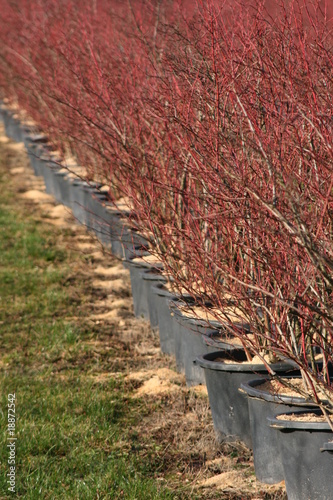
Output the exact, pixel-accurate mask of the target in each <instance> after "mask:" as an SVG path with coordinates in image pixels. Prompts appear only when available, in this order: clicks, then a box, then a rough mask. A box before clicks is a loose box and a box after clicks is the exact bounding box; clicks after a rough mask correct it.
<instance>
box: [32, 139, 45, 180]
mask: <svg viewBox="0 0 333 500" xmlns="http://www.w3.org/2000/svg"><path fill="white" fill-rule="evenodd" d="M28 155H29V159H30V163H31V166H32V168H33V170H34V172H35V175H37V176H38V177H43V176H44V169H45V168H46V165H47V163H48V161H49V160H50V156H49V153H48V152H47V149H45V146H44V145H43V144H41V143H39V142H32V143H30V145H29V147H28Z"/></svg>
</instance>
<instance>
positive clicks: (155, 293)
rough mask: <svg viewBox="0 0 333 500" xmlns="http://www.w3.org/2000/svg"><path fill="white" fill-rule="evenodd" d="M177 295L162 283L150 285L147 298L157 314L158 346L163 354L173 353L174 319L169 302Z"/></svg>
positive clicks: (176, 297) (175, 298)
mask: <svg viewBox="0 0 333 500" xmlns="http://www.w3.org/2000/svg"><path fill="white" fill-rule="evenodd" d="M178 298H179V297H178V296H177V295H176V294H174V293H171V292H169V290H167V289H166V288H165V287H164V285H163V283H161V284H158V285H155V286H152V287H151V294H150V297H149V300H150V301H152V303H151V305H150V307H151V308H153V309H154V310H155V311H157V314H158V332H159V337H160V347H161V351H162V352H163V353H164V354H170V355H173V356H174V355H175V336H174V331H173V324H174V320H173V317H172V316H171V311H170V308H169V302H170V301H171V300H177V299H178Z"/></svg>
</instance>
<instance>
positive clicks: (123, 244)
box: [112, 210, 148, 260]
mask: <svg viewBox="0 0 333 500" xmlns="http://www.w3.org/2000/svg"><path fill="white" fill-rule="evenodd" d="M112 218H113V221H112V253H113V254H114V255H115V256H117V257H119V258H120V259H124V260H129V259H131V258H132V257H135V256H137V252H136V249H137V248H140V247H141V248H142V249H146V250H147V249H148V242H147V240H146V239H145V238H144V237H143V236H142V235H141V234H140V233H139V232H138V231H137V230H136V229H134V228H132V227H130V225H129V224H130V221H129V214H128V213H125V212H116V211H115V210H113V211H112Z"/></svg>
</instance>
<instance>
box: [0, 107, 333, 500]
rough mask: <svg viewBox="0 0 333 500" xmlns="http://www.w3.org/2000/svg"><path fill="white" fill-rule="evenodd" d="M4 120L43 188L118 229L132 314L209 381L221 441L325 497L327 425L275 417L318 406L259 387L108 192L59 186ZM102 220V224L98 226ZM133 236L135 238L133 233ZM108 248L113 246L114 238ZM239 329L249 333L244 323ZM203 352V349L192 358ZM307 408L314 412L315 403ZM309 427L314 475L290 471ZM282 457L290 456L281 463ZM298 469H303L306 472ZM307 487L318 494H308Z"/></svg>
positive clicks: (296, 490)
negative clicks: (122, 226) (238, 444)
mask: <svg viewBox="0 0 333 500" xmlns="http://www.w3.org/2000/svg"><path fill="white" fill-rule="evenodd" d="M2 118H3V119H4V122H5V126H6V130H7V133H8V135H9V136H10V137H12V138H13V139H15V140H21V139H22V140H24V142H25V144H26V147H27V151H28V153H29V154H30V155H31V159H32V160H33V161H32V165H33V166H34V169H35V173H36V175H42V176H43V177H44V180H45V183H46V187H47V190H48V192H49V193H51V194H53V195H54V196H55V197H56V198H57V199H58V201H60V202H62V203H64V204H67V205H68V206H70V207H71V208H72V210H73V212H74V213H75V214H76V215H77V218H78V221H79V222H81V223H83V224H87V227H88V228H89V229H90V230H92V231H94V232H95V233H96V236H97V237H99V238H100V240H101V241H102V242H104V243H105V242H106V239H105V238H106V237H105V235H106V231H108V234H109V236H108V237H109V238H110V235H111V234H116V238H117V241H118V242H119V244H120V247H121V248H122V253H121V254H120V257H121V258H123V259H124V264H125V265H129V266H130V269H132V268H133V269H135V270H139V275H137V274H135V273H134V275H133V274H132V273H131V284H132V290H133V291H134V294H137V298H136V299H135V297H134V300H138V299H140V298H141V301H140V300H139V302H137V303H135V302H134V306H135V307H134V310H135V312H136V315H137V316H138V317H142V316H146V317H147V318H150V317H151V318H152V319H153V321H152V327H156V326H157V327H158V326H159V323H160V322H161V331H160V340H161V349H162V350H163V352H166V353H168V354H173V355H175V356H176V359H177V368H178V370H179V371H185V374H186V380H187V383H188V384H189V385H193V384H196V383H203V382H206V383H207V389H208V394H209V399H210V405H211V410H212V415H213V420H214V426H215V430H216V432H217V435H218V436H219V438H220V439H223V440H224V439H235V438H236V439H237V438H241V439H242V440H243V441H244V442H245V443H246V444H247V445H248V446H249V447H253V449H254V461H255V470H256V475H257V478H258V479H259V480H260V481H262V482H266V483H268V484H271V483H276V482H280V481H281V480H283V479H284V478H285V477H286V474H285V472H284V467H285V470H286V471H287V484H288V497H289V498H303V497H304V498H305V496H306V495H309V492H310V494H311V496H310V498H317V497H318V498H319V497H320V498H325V497H324V496H323V495H325V494H329V491H330V484H329V482H328V481H327V477H326V478H325V480H324V474H328V471H329V470H330V466H331V459H330V457H331V456H332V452H333V448H332V443H330V439H331V430H330V429H329V426H328V424H327V423H325V422H323V421H319V422H317V423H316V424H315V425H313V423H310V422H308V421H303V420H301V421H300V422H292V421H289V420H286V421H282V422H281V421H279V420H278V419H276V418H275V417H274V415H275V414H278V413H280V412H281V411H282V410H281V406H282V405H283V407H284V411H286V409H287V410H288V411H289V412H297V411H298V410H299V408H300V407H301V408H302V407H303V409H304V407H306V408H307V409H308V408H311V407H313V408H315V404H314V403H313V402H309V401H307V400H306V398H304V397H300V395H298V394H296V395H295V393H293V394H292V395H291V396H288V395H284V394H283V390H285V386H284V385H282V386H281V388H282V391H281V388H280V392H279V393H277V394H274V390H276V389H274V388H273V390H272V387H271V388H270V389H266V390H261V387H262V386H263V385H264V384H266V385H267V383H268V381H269V380H270V379H268V378H267V376H268V370H267V368H266V366H265V365H264V364H262V363H256V364H253V363H252V364H249V363H246V361H247V358H246V355H245V351H244V350H243V349H240V348H238V349H237V348H236V345H233V342H234V343H237V339H236V338H235V337H231V336H230V335H229V336H228V332H225V331H223V325H222V324H221V323H218V322H217V321H216V320H214V316H209V315H208V314H207V311H206V315H202V314H201V318H200V319H198V316H199V312H198V309H195V307H196V306H195V304H196V302H194V299H193V297H191V296H190V295H189V294H186V293H184V294H183V295H182V296H180V295H178V294H177V293H176V292H172V291H169V290H171V288H170V286H169V287H166V286H165V285H166V283H169V285H170V281H169V280H168V279H167V277H166V276H165V275H163V273H162V266H161V263H160V262H158V261H156V259H150V258H149V257H150V256H151V255H150V254H149V252H148V248H149V243H148V241H145V242H143V239H140V240H135V237H133V238H131V239H129V238H128V232H129V231H130V227H129V226H127V227H126V231H124V230H122V232H120V231H118V228H119V221H118V219H117V218H115V217H114V211H111V212H110V210H109V211H108V210H107V209H108V208H109V207H108V206H107V198H106V197H105V196H102V195H101V193H100V192H99V191H98V186H94V187H92V186H89V184H88V183H84V182H82V181H79V180H78V179H77V178H73V177H69V176H68V175H67V174H65V173H64V172H63V173H64V175H61V181H62V184H66V183H67V188H65V189H64V187H61V186H60V187H59V173H60V171H61V170H63V169H62V168H61V166H60V163H59V160H58V161H57V163H53V160H54V159H53V158H52V155H50V156H49V160H46V156H45V155H41V156H35V155H34V154H33V155H32V153H31V152H32V150H34V147H33V144H34V146H35V145H36V143H38V142H39V141H42V142H41V143H40V144H44V146H42V147H43V148H45V137H44V136H42V135H35V134H31V133H30V134H29V131H28V130H27V129H26V130H23V131H22V127H21V126H20V123H19V122H18V121H17V120H16V119H15V120H14V123H13V115H12V113H11V112H10V111H9V110H6V108H5V107H2ZM20 132H21V135H20ZM38 162H40V164H39V168H36V165H37V164H38ZM79 192H81V194H80V195H79V194H78V193H79ZM97 195H99V196H97ZM95 197H96V199H94V198H95ZM68 200H71V201H68ZM92 202H93V203H98V204H99V210H97V209H96V205H94V207H93V210H91V208H92V206H91V203H92ZM94 208H95V209H94ZM102 211H103V214H102ZM110 215H111V216H110ZM93 221H95V222H93ZM102 223H103V230H101V224H102ZM102 234H103V236H102ZM134 234H135V236H137V235H136V233H134ZM106 244H108V242H106ZM109 248H110V249H112V244H111V245H109ZM133 254H134V255H133ZM118 256H119V254H118ZM140 282H141V283H140ZM143 286H147V290H146V291H144V290H143V289H142V287H143ZM168 288H169V290H168ZM161 299H162V300H161ZM144 301H146V302H147V307H146V306H143V302H144ZM156 301H157V302H156ZM148 304H149V306H150V307H149V306H148ZM204 310H205V309H203V311H204ZM210 311H211V308H210ZM150 314H151V316H150ZM173 316H174V319H173ZM154 318H155V319H154ZM238 327H239V328H243V329H244V330H246V331H247V334H248V335H251V331H250V327H249V326H248V325H245V324H242V325H238ZM163 328H164V331H165V332H166V334H167V335H168V337H169V343H166V342H165V339H164V337H163V334H164V331H163ZM204 344H205V347H204ZM217 349H218V351H217ZM206 351H207V352H206ZM203 352H206V354H202V355H201V356H200V357H197V356H198V354H201V353H203ZM244 361H245V363H244ZM259 361H260V360H259ZM194 362H195V363H194ZM198 366H201V367H203V368H204V370H205V379H203V377H202V373H201V371H199V373H198V372H197V367H198ZM270 368H271V369H272V368H273V369H274V371H275V372H276V373H281V374H284V375H287V376H288V378H287V380H288V381H290V382H292V381H294V380H297V379H298V380H300V378H299V371H296V369H295V366H293V365H291V364H290V363H288V362H284V363H280V364H275V365H271V366H270ZM254 374H256V375H257V376H258V375H259V376H260V375H261V378H258V379H254V380H252V379H253V377H254ZM265 376H266V377H265ZM273 380H274V379H273ZM278 383H279V382H278ZM239 388H241V389H242V392H240V391H239ZM244 391H245V392H246V394H247V396H248V397H249V400H248V401H247V398H246V397H245V396H244V393H243V392H244ZM307 411H308V412H309V410H307ZM311 412H312V413H314V414H316V413H318V412H317V410H313V409H312V410H311ZM302 415H303V414H302ZM266 419H268V420H269V421H270V423H271V426H268V425H267V422H265V420H266ZM273 427H275V428H281V429H283V432H286V429H288V430H293V432H294V433H295V434H296V441H293V440H291V437H290V432H287V435H288V437H287V443H288V446H286V443H285V442H284V441H283V440H281V439H280V438H279V437H278V436H277V431H276V430H275V429H274V428H273ZM307 429H308V430H310V435H311V438H313V436H314V429H316V430H317V431H319V432H317V433H316V438H315V439H316V440H317V441H316V446H314V445H313V443H312V444H311V443H308V444H307V447H308V453H307V455H306V461H307V462H308V463H309V464H311V469H312V470H313V464H314V463H318V464H319V467H320V473H319V472H314V473H313V474H314V476H313V477H312V476H311V474H309V471H308V468H307V467H304V466H303V467H302V468H301V470H300V471H299V472H297V471H296V472H295V468H294V467H293V466H292V463H291V461H290V449H289V448H290V443H291V447H292V449H293V450H294V451H295V450H296V451H295V453H294V458H295V462H297V463H299V461H300V460H299V459H300V456H302V455H303V453H304V449H303V448H302V447H300V444H299V443H298V442H297V435H299V436H300V437H301V440H304V436H303V435H304V433H305V431H306V430H307ZM325 439H327V442H323V443H321V441H320V440H325ZM279 443H282V444H280V447H282V449H283V447H284V446H285V447H286V450H285V452H284V453H279ZM316 450H317V452H318V450H320V454H319V457H320V458H321V455H322V459H321V460H319V462H318V456H314V454H313V451H316ZM317 455H318V453H317ZM296 458H297V460H296ZM285 460H287V462H285V463H283V462H284V461H285ZM288 473H289V475H288ZM302 473H303V474H306V475H305V477H303V476H302ZM328 477H329V476H328ZM289 483H291V484H289ZM323 484H324V489H323ZM311 492H313V495H316V496H312V493H311ZM327 498H328V497H327Z"/></svg>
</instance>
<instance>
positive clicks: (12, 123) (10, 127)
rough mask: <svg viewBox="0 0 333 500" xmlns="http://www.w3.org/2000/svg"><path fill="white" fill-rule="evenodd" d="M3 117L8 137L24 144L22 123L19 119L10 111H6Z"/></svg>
mask: <svg viewBox="0 0 333 500" xmlns="http://www.w3.org/2000/svg"><path fill="white" fill-rule="evenodd" d="M3 117H4V125H5V132H6V135H7V137H9V138H10V139H12V140H13V141H15V142H22V131H21V123H20V121H19V120H18V118H16V116H15V115H14V114H13V113H12V112H11V111H9V110H6V112H5V113H4V115H3Z"/></svg>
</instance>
